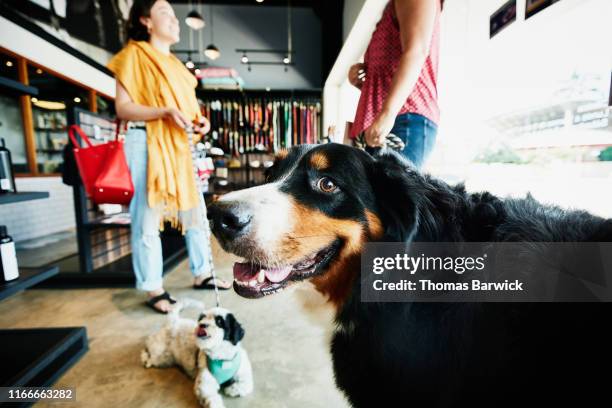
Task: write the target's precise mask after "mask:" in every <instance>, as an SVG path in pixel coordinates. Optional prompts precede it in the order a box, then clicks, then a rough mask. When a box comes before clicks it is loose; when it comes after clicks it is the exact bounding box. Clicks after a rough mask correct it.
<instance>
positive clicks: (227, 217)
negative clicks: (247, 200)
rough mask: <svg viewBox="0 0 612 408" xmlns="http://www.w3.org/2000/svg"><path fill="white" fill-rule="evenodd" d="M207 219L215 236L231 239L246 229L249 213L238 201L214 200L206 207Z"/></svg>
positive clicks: (249, 217)
mask: <svg viewBox="0 0 612 408" xmlns="http://www.w3.org/2000/svg"><path fill="white" fill-rule="evenodd" d="M208 219H209V220H210V222H211V229H212V232H213V234H215V235H216V236H217V238H222V239H225V240H227V241H232V240H234V239H236V238H237V237H238V236H240V235H242V234H244V233H245V232H246V231H247V230H248V227H249V225H250V223H251V213H250V211H249V210H248V209H247V208H246V207H245V206H244V205H240V204H238V203H223V202H216V203H214V204H213V205H211V206H210V207H209V208H208Z"/></svg>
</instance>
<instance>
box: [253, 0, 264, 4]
mask: <svg viewBox="0 0 612 408" xmlns="http://www.w3.org/2000/svg"><path fill="white" fill-rule="evenodd" d="M255 1H256V2H258V3H263V2H264V0H255Z"/></svg>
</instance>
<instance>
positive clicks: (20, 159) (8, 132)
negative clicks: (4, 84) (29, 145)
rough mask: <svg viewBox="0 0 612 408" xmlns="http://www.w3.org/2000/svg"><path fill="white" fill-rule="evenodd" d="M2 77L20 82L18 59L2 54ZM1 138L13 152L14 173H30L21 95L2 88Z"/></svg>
mask: <svg viewBox="0 0 612 408" xmlns="http://www.w3.org/2000/svg"><path fill="white" fill-rule="evenodd" d="M0 77H2V78H6V79H10V80H12V81H18V80H19V74H18V72H17V59H16V58H13V57H11V56H8V55H6V54H2V53H0ZM0 138H3V139H4V143H5V145H6V147H7V148H8V149H9V150H10V151H11V156H12V159H13V167H14V171H15V172H16V173H26V172H28V163H27V154H26V147H25V139H24V137H23V119H22V117H21V105H20V101H19V94H17V93H15V92H11V91H9V90H8V88H0Z"/></svg>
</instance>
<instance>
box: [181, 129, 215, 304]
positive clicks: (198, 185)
mask: <svg viewBox="0 0 612 408" xmlns="http://www.w3.org/2000/svg"><path fill="white" fill-rule="evenodd" d="M185 132H187V138H188V139H189V149H190V150H191V162H192V165H193V176H194V181H195V183H196V190H197V193H198V199H199V201H198V202H199V205H200V213H201V214H202V218H203V219H202V228H203V229H204V230H205V235H206V239H207V242H208V245H210V226H209V225H208V218H207V217H206V202H205V201H204V192H203V191H202V180H200V175H199V174H198V167H197V166H196V159H197V158H198V155H197V152H196V148H195V145H194V143H193V126H188V127H186V128H185ZM209 255H210V256H209V257H208V258H209V259H208V264H209V266H210V274H211V276H212V281H213V287H214V288H215V300H216V302H217V307H221V298H220V297H219V288H217V276H216V274H215V266H214V264H213V260H212V251H211V253H210V254H209Z"/></svg>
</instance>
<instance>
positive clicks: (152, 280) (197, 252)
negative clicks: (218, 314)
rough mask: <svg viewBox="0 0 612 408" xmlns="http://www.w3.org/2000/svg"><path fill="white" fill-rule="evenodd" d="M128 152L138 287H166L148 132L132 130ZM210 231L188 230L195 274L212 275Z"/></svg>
mask: <svg viewBox="0 0 612 408" xmlns="http://www.w3.org/2000/svg"><path fill="white" fill-rule="evenodd" d="M125 155H126V158H127V163H128V166H129V168H130V173H131V175H132V182H133V183H134V197H133V198H132V202H131V203H130V217H131V219H132V225H131V244H132V267H133V268H134V273H135V275H136V287H137V288H138V289H140V290H145V291H154V290H157V289H160V288H162V287H163V282H162V271H163V266H164V263H163V258H162V246H161V238H160V237H159V221H160V220H159V216H158V214H157V213H156V212H155V211H153V209H151V208H150V207H149V205H148V204H147V132H146V131H145V130H144V129H130V130H129V131H128V132H127V135H126V138H125ZM208 237H209V234H206V232H205V231H202V230H200V229H197V228H192V229H188V230H187V232H186V233H185V241H186V244H187V253H188V254H189V268H190V269H191V273H192V275H193V276H199V275H202V274H206V275H209V274H210V273H211V266H212V253H211V249H210V241H209V239H208Z"/></svg>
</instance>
